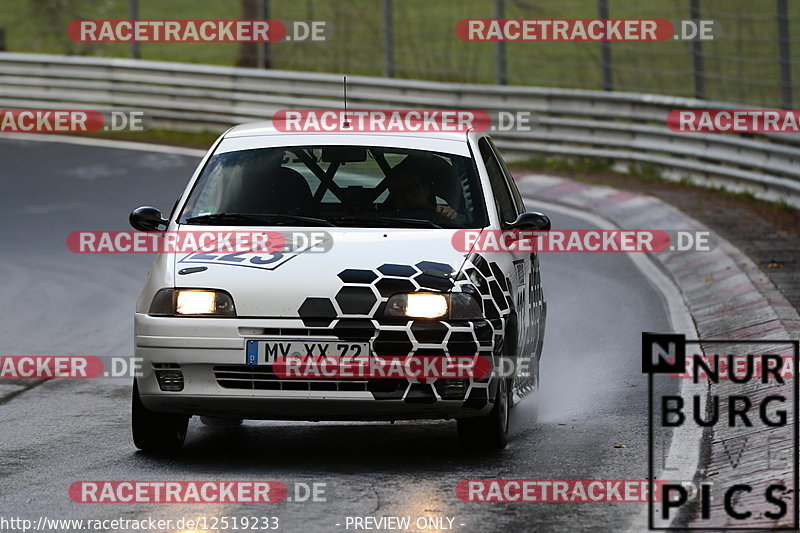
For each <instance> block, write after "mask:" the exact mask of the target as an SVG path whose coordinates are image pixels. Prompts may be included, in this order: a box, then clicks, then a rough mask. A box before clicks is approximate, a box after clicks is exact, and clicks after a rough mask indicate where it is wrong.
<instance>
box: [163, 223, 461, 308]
mask: <svg viewBox="0 0 800 533" xmlns="http://www.w3.org/2000/svg"><path fill="white" fill-rule="evenodd" d="M181 229H182V230H184V229H185V230H188V229H189V228H188V227H186V226H183V227H182V228H181ZM197 229H200V228H198V227H197V226H192V227H191V230H193V231H197ZM204 229H209V230H211V231H216V232H218V231H224V230H225V229H227V230H229V231H237V230H238V231H241V230H242V228H241V227H236V228H220V227H214V228H204ZM270 231H273V230H270ZM279 231H280V232H281V233H291V232H293V231H296V232H300V231H302V232H304V233H307V232H315V233H317V234H318V235H324V237H323V238H324V239H325V242H324V243H323V245H321V246H317V247H316V248H308V247H304V246H302V242H298V244H300V246H298V247H297V248H296V249H295V250H294V251H291V252H288V253H278V254H264V253H242V254H227V253H214V254H197V253H195V254H176V255H175V258H174V261H175V272H176V274H175V286H176V287H178V288H209V289H223V290H225V291H227V292H229V293H230V294H231V296H232V297H233V300H234V303H235V306H236V312H237V315H238V316H240V317H298V316H301V315H302V316H315V315H323V316H324V315H325V314H328V313H330V312H331V311H330V308H331V305H329V304H328V303H327V302H325V301H324V300H327V301H328V302H330V304H332V305H333V308H334V310H335V312H336V315H337V316H341V315H342V314H344V315H348V316H370V315H372V314H373V313H374V312H375V311H376V310H377V308H378V307H379V306H380V303H381V300H382V299H384V301H385V298H387V297H388V296H390V295H391V294H394V293H397V292H406V291H413V290H419V289H423V290H424V289H429V290H447V289H449V288H450V287H451V285H452V284H451V282H450V280H451V279H452V277H453V275H454V274H455V273H457V272H458V271H459V270H460V269H461V267H462V265H463V263H464V260H465V257H466V255H467V254H466V253H465V252H463V251H458V250H456V249H455V248H454V246H453V244H452V237H453V234H454V233H455V232H456V231H457V230H451V229H427V228H426V229H395V228H379V229H373V228H369V229H366V228H327V227H326V228H296V229H289V228H280V229H279ZM300 241H302V239H301V240H300ZM320 250H325V251H320ZM203 267H205V269H202V268H203ZM182 272H183V273H182ZM304 304H305V307H304V309H303V311H301V310H300V308H301V306H304Z"/></svg>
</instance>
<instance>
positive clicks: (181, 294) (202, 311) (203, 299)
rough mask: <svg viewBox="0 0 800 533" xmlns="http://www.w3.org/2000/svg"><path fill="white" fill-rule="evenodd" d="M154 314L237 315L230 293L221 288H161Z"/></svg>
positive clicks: (153, 306) (151, 310) (151, 309)
mask: <svg viewBox="0 0 800 533" xmlns="http://www.w3.org/2000/svg"><path fill="white" fill-rule="evenodd" d="M149 314H150V315H152V316H195V317H201V316H211V317H231V316H236V307H235V306H234V305H233V298H232V297H231V295H230V294H228V293H227V292H225V291H222V290H219V289H161V290H160V291H158V292H157V293H156V295H155V296H154V297H153V301H152V303H151V304H150V311H149Z"/></svg>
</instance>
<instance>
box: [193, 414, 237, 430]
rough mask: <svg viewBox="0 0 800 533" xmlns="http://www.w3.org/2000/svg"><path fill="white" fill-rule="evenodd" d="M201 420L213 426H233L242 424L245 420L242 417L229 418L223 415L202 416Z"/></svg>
mask: <svg viewBox="0 0 800 533" xmlns="http://www.w3.org/2000/svg"><path fill="white" fill-rule="evenodd" d="M200 422H202V423H203V425H204V426H209V427H212V428H231V427H236V426H241V425H242V422H244V420H242V419H241V418H227V417H221V416H201V417H200Z"/></svg>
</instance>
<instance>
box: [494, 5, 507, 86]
mask: <svg viewBox="0 0 800 533" xmlns="http://www.w3.org/2000/svg"><path fill="white" fill-rule="evenodd" d="M505 11H506V10H505V0H494V18H496V19H504V18H506V13H505ZM507 83H508V78H507V77H506V43H505V41H502V40H501V41H497V84H498V85H506V84H507Z"/></svg>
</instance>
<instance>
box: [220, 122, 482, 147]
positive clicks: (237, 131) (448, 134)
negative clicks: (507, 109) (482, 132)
mask: <svg viewBox="0 0 800 533" xmlns="http://www.w3.org/2000/svg"><path fill="white" fill-rule="evenodd" d="M358 134H361V135H364V134H369V135H391V136H393V137H410V138H418V139H441V140H449V141H462V142H465V141H466V140H467V132H463V131H456V132H452V131H403V132H395V131H392V132H386V133H381V132H336V131H324V132H315V131H300V132H292V131H289V132H287V131H280V130H278V129H276V128H275V126H274V125H273V123H272V122H271V121H268V120H265V121H261V122H249V123H247V124H239V125H238V126H234V127H233V128H231V129H229V130H228V131H227V132H226V133H225V138H231V137H254V136H268V135H283V136H296V135H320V136H325V137H327V138H329V139H342V138H347V137H348V136H353V135H358Z"/></svg>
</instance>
